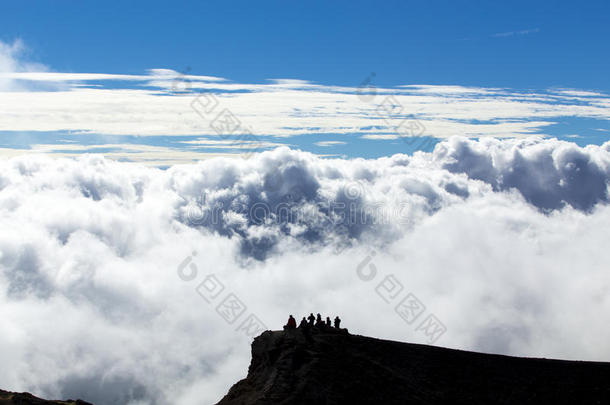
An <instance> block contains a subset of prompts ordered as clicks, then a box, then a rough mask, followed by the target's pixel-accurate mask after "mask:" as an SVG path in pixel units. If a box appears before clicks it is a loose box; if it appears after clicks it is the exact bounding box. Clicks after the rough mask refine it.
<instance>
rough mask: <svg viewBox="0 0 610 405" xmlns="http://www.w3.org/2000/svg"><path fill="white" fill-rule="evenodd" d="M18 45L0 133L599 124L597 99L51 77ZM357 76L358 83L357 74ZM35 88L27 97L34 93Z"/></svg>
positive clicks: (601, 106)
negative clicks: (222, 116) (229, 117)
mask: <svg viewBox="0 0 610 405" xmlns="http://www.w3.org/2000/svg"><path fill="white" fill-rule="evenodd" d="M22 49H23V46H22V44H21V43H19V42H15V43H14V44H5V43H1V42H0V109H1V110H2V111H3V114H2V116H0V131H17V132H19V131H21V132H54V131H55V132H57V131H60V132H61V131H63V132H70V133H75V134H101V135H116V136H130V135H131V136H217V135H218V133H217V132H216V131H214V129H213V127H212V126H211V123H212V122H213V120H214V118H215V117H216V116H217V115H218V114H219V113H220V112H221V111H224V110H227V111H230V112H231V113H232V114H233V115H234V116H235V117H236V118H237V119H238V120H239V121H240V122H241V123H242V124H243V125H244V126H245V127H248V128H250V129H251V132H253V133H254V134H256V135H258V136H261V137H274V138H285V137H295V136H302V135H316V134H318V135H319V134H332V135H333V136H334V137H337V136H342V135H343V136H345V135H352V136H356V137H364V138H365V139H377V140H386V141H387V140H392V139H396V137H397V132H401V128H403V126H404V123H405V122H407V124H408V123H409V122H411V121H412V120H417V122H418V127H419V129H420V130H417V131H403V132H405V133H403V134H402V135H401V136H420V135H426V136H432V137H435V138H441V139H442V138H448V137H450V136H454V135H462V136H467V137H523V136H529V135H532V134H543V133H545V132H547V130H548V128H549V127H550V126H552V125H554V124H558V123H560V122H561V121H563V120H565V119H566V118H571V119H593V120H602V121H607V120H608V117H610V97H609V96H608V95H607V94H605V93H603V92H593V91H585V90H578V89H573V90H568V89H551V90H541V91H518V90H514V89H506V88H478V87H465V86H440V85H404V86H398V87H394V88H383V87H380V86H376V85H375V83H374V82H373V81H372V80H371V77H370V76H369V77H363V81H362V83H354V85H353V86H328V85H319V84H315V83H311V82H307V81H303V80H288V79H271V80H269V82H268V83H264V84H249V83H235V82H231V81H229V80H226V79H224V78H219V77H212V76H202V75H192V74H185V73H180V72H176V71H173V70H169V69H151V70H149V71H148V72H147V73H146V74H142V75H119V74H106V73H69V72H49V71H46V70H47V69H46V68H44V67H41V66H39V68H38V69H36V66H35V65H32V64H29V63H26V62H24V61H23V59H24V58H23V56H22V54H21V52H20V51H21V50H22ZM363 76H364V75H363ZM32 90H35V91H32ZM202 94H203V95H210V94H213V95H214V97H215V98H216V101H215V102H216V103H217V104H218V109H217V110H215V111H214V114H213V115H211V116H210V117H204V118H205V119H202V116H201V114H198V112H197V111H196V110H195V109H194V108H193V106H192V105H193V103H194V102H196V100H197V97H200V96H201V95H202Z"/></svg>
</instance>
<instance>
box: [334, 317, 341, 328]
mask: <svg viewBox="0 0 610 405" xmlns="http://www.w3.org/2000/svg"><path fill="white" fill-rule="evenodd" d="M340 327H341V319H340V318H339V317H338V316H337V317H335V328H337V329H339V328H340Z"/></svg>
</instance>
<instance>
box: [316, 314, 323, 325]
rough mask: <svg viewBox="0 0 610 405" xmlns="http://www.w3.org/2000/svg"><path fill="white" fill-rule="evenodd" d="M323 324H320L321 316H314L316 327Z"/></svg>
mask: <svg viewBox="0 0 610 405" xmlns="http://www.w3.org/2000/svg"><path fill="white" fill-rule="evenodd" d="M323 323H324V322H322V315H320V314H318V315H317V316H316V326H321V325H322V324H323Z"/></svg>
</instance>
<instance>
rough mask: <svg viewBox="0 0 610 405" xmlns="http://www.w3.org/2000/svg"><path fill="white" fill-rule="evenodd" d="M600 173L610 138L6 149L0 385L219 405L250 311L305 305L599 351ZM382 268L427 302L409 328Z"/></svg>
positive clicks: (460, 337)
mask: <svg viewBox="0 0 610 405" xmlns="http://www.w3.org/2000/svg"><path fill="white" fill-rule="evenodd" d="M609 179H610V143H606V144H604V145H602V146H587V147H586V148H580V147H578V146H576V145H574V144H572V143H568V142H561V141H557V140H541V139H522V140H517V139H513V140H495V139H486V140H481V141H478V142H477V141H471V140H467V139H464V138H450V139H448V140H445V141H443V142H441V143H439V144H437V145H436V147H435V149H434V152H433V153H422V152H417V153H415V154H414V155H413V156H407V155H394V156H391V157H386V158H380V159H376V160H365V159H352V160H342V159H322V158H320V157H317V156H315V155H312V154H310V153H305V152H301V151H297V150H291V149H289V148H279V149H276V150H274V151H271V152H265V153H262V154H257V155H255V156H253V157H252V158H251V159H248V160H236V159H227V158H217V159H210V160H207V161H203V162H200V163H198V164H194V165H182V166H173V167H171V168H169V169H167V170H159V169H155V168H147V167H143V166H139V165H136V164H132V163H120V162H114V161H111V160H107V159H104V158H102V157H99V156H82V157H79V158H77V159H51V158H48V157H44V156H20V157H15V158H12V159H5V160H2V161H0V222H1V227H2V228H1V229H3V230H4V231H3V232H2V233H0V270H1V272H0V302H1V305H0V316H1V317H2V319H3V334H2V335H0V356H1V357H2V359H3V365H4V367H2V370H0V386H2V387H3V388H6V389H12V390H30V391H34V392H35V393H37V394H40V395H45V396H49V397H76V396H80V397H84V398H86V399H88V400H90V401H92V402H94V403H96V404H100V405H104V404H116V403H130V404H160V405H161V404H170V403H171V404H178V405H182V404H184V405H187V404H192V403H213V402H214V401H216V400H218V399H219V398H220V397H221V396H222V395H223V394H224V393H225V392H226V390H227V389H228V388H229V386H230V385H231V384H232V383H233V382H235V381H236V380H237V379H239V378H241V377H243V376H244V374H245V372H246V369H247V364H248V362H249V342H250V337H249V336H247V333H244V330H243V329H240V325H242V322H243V321H244V320H246V319H247V318H248V317H250V316H251V315H253V316H256V318H257V319H258V320H260V321H261V322H262V323H264V324H266V326H268V327H269V328H273V329H278V328H280V326H281V324H282V323H283V322H284V321H285V318H286V317H287V315H288V313H293V314H294V315H295V316H302V315H304V314H305V313H309V312H311V311H314V312H321V313H323V314H325V315H326V314H327V315H335V314H339V315H341V316H342V318H343V320H344V324H345V326H346V327H348V328H349V329H350V330H351V331H352V332H354V333H361V334H366V335H372V336H377V337H381V338H388V339H396V340H401V341H414V342H420V343H425V342H427V341H428V339H429V337H430V336H427V335H426V334H425V333H422V331H421V330H418V324H419V322H420V320H423V319H424V317H426V316H428V315H434V316H435V317H436V319H438V320H439V321H440V322H442V324H443V325H444V326H445V327H446V332H445V333H444V334H442V336H440V337H439V340H438V341H436V343H437V344H440V345H443V346H450V347H456V348H463V349H471V350H482V351H488V352H496V353H505V354H517V355H529V356H547V357H562V358H573V359H589V360H594V359H597V360H610V344H609V343H608V340H607V336H608V333H609V332H610V328H609V327H608V326H607V322H603V320H604V319H606V318H607V315H608V313H609V311H610V300H609V299H608V294H607V291H608V287H610V276H609V275H608V273H607V263H608V262H609V261H610V253H608V249H606V248H605V243H606V240H607V230H608V229H609V226H610V208H609V206H608V181H609ZM359 269H360V270H359ZM362 269H364V270H365V271H367V272H369V273H368V274H369V275H372V277H371V279H370V280H369V279H368V278H366V277H363V276H362ZM367 269H368V270H367ZM211 274H214V278H210V277H209V276H210V275H211ZM389 276H392V277H389ZM387 277H389V278H387ZM367 280H368V281H367ZM388 280H393V282H394V285H398V284H399V285H401V286H402V289H400V294H399V295H398V296H397V298H396V299H397V300H398V299H402V297H404V296H406V295H407V293H409V292H410V293H412V294H413V295H414V296H416V297H417V298H418V299H419V301H420V302H421V303H422V304H423V305H424V306H425V312H424V313H423V314H422V315H421V318H419V319H418V320H417V322H413V323H407V322H405V321H404V320H403V319H402V318H401V317H400V316H399V314H397V313H396V311H395V310H394V307H395V304H396V301H392V302H391V303H387V302H386V300H384V298H383V297H385V298H386V299H388V300H390V299H389V298H388V296H387V295H384V291H386V287H387V286H388V284H387V281H388ZM204 281H206V282H207V284H203V285H202V284H201V283H202V282H204ZM214 282H218V283H222V286H224V289H223V290H222V294H221V295H219V296H218V297H217V298H211V296H210V295H206V294H205V288H206V286H207V287H209V286H210V285H212V286H213V285H214ZM383 282H386V283H385V284H384V283H383ZM210 283H211V284H210ZM396 283H398V284H396ZM216 285H218V284H216ZM230 294H234V296H235V297H238V299H239V301H240V302H241V303H242V304H243V305H244V308H245V309H244V311H243V314H242V315H241V317H240V318H239V319H237V320H235V321H234V322H232V323H230V322H227V321H226V320H225V319H224V318H223V312H222V311H220V310H219V311H217V310H216V308H217V307H218V304H219V303H220V301H219V300H222V299H224V297H227V296H229V295H230ZM204 297H207V299H208V300H207V301H206V299H205V298H204ZM208 301H209V302H208ZM390 301H391V300H390ZM249 319H254V318H249ZM600 319H601V320H602V321H600Z"/></svg>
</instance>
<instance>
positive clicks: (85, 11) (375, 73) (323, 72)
mask: <svg viewBox="0 0 610 405" xmlns="http://www.w3.org/2000/svg"><path fill="white" fill-rule="evenodd" d="M609 20H610V3H608V2H603V1H592V2H567V1H566V2H561V1H545V2H521V1H515V2H475V1H469V2H464V1H443V2H441V1H433V2H406V1H401V2H398V1H387V2H383V3H375V2H362V1H350V2H344V1H334V2H315V1H314V2H306V3H305V2H301V3H297V2H292V3H287V2H279V1H272V2H264V3H254V2H245V1H238V2H230V3H229V2H180V3H178V4H171V5H168V4H167V3H166V2H155V1H146V2H144V1H131V2H121V3H118V2H117V3H104V4H103V5H100V4H99V3H94V2H87V1H79V2H77V1H62V2H51V1H45V2H37V3H36V5H35V6H32V5H31V4H27V3H23V2H11V3H7V4H5V5H3V13H2V14H1V15H0V27H2V28H1V29H0V41H2V42H3V43H5V44H9V45H10V44H14V42H15V41H17V40H18V41H20V43H21V44H22V46H21V48H22V49H21V50H20V51H19V52H14V54H13V55H12V56H13V57H14V58H19V60H20V61H22V62H23V61H27V63H29V64H32V63H39V64H41V65H43V66H44V68H45V69H46V70H47V71H52V72H61V73H104V74H117V75H119V74H120V75H146V74H147V72H148V71H149V69H169V70H173V71H175V72H182V73H186V74H188V75H193V76H213V77H219V78H224V79H226V80H227V81H228V82H231V83H240V84H244V85H246V84H248V85H254V84H259V85H265V84H269V79H298V80H304V81H307V82H310V83H315V84H318V85H323V86H327V87H326V88H325V92H326V93H333V91H334V90H333V89H332V86H344V87H351V88H352V89H354V88H358V86H360V85H361V84H362V83H363V81H364V80H366V79H367V78H369V79H371V83H372V85H373V86H375V87H379V88H385V89H396V88H398V87H397V86H401V85H437V86H448V85H450V86H461V87H466V88H492V89H510V91H511V92H513V93H515V92H516V93H519V94H528V93H536V94H548V93H547V92H549V91H550V92H553V91H555V90H558V91H564V90H566V89H567V90H578V91H583V90H584V91H588V92H591V93H596V94H599V95H601V96H600V99H599V100H598V101H600V102H601V104H599V103H598V104H597V105H598V106H599V105H603V107H604V109H605V108H606V106H607V103H606V101H607V98H606V95H607V94H608V93H610V78H609V76H608V74H607V72H608V68H609V67H610V56H609V55H610V45H609V42H608V40H607V39H608V38H610V24H608V21H609ZM17 53H18V55H17V56H15V54H17ZM32 70H33V69H27V71H32ZM34 70H35V69H34ZM20 71H23V70H20ZM176 75H177V73H176ZM37 83H39V82H37ZM69 83H70V85H75V84H78V86H82V85H83V83H82V82H80V83H77V81H75V80H73V81H70V82H69ZM86 84H87V85H92V84H96V85H100V86H103V87H104V88H105V89H113V88H118V89H126V88H134V87H133V86H132V87H129V86H130V85H131V84H132V83H131V82H125V81H122V82H121V81H114V80H111V79H105V80H104V81H103V83H102V82H98V81H88V82H86ZM142 87H143V86H142V84H141V83H139V84H138V85H137V87H136V88H138V89H142ZM153 87H154V86H153ZM153 87H150V86H149V87H148V88H153ZM30 89H31V86H30ZM237 91H250V90H247V89H243V88H239V89H238V90H237ZM255 91H258V90H255ZM434 93H435V94H438V93H440V91H436V90H435V91H434ZM444 94H446V93H444ZM602 96H603V97H602ZM285 100H286V103H287V104H291V103H292V100H291V99H290V94H287V95H286V98H285ZM381 101H382V98H378V99H377V101H375V102H376V103H379V102H381ZM420 101H421V100H420ZM556 102H557V103H558V104H560V103H571V104H572V105H577V104H579V103H580V104H582V103H583V102H584V103H587V102H588V101H586V100H585V101H583V100H577V99H572V100H571V101H569V100H557V101H556ZM426 105H427V104H426V102H425V100H424V101H422V103H420V105H419V106H418V107H417V108H413V109H412V110H411V111H409V113H410V114H415V116H418V114H419V113H421V112H423V114H424V115H423V116H422V117H421V118H422V120H423V122H425V119H426V117H425V113H426ZM310 106H311V105H310ZM294 108H295V109H296V110H299V111H302V106H301V105H300V104H299V103H298V102H295V104H294ZM498 108H501V105H499V106H498ZM533 108H534V109H536V108H537V107H536V106H533ZM66 111H67V110H66ZM54 114H57V113H56V112H55V113H54ZM348 114H352V112H349V113H348ZM600 115H601V117H600ZM603 115H604V114H603V112H602V113H600V112H596V113H595V114H593V115H591V114H589V113H587V114H581V113H578V114H572V112H570V113H565V112H561V113H558V114H556V115H555V116H554V117H553V118H549V117H546V118H545V119H548V120H550V122H549V124H548V125H546V126H545V127H544V130H541V129H540V128H538V129H537V130H536V131H532V132H533V133H536V134H541V135H551V136H558V137H560V138H566V139H568V138H571V140H573V141H576V142H578V143H580V144H586V143H598V144H599V143H602V142H604V141H605V140H607V135H608V132H607V130H608V129H610V128H609V127H608V116H607V115H606V117H604V116H603ZM277 118H278V119H281V118H282V115H281V114H280V115H278V116H277ZM428 118H430V117H428ZM445 118H446V117H445ZM471 118H472V117H471ZM496 118H497V117H496ZM472 119H473V120H476V119H474V118H472ZM504 119H506V120H513V119H516V118H515V117H504ZM519 119H529V120H531V119H533V118H532V117H523V114H521V115H519ZM144 126H145V125H143V127H144ZM312 127H315V125H313V124H312ZM53 128H55V129H56V130H55V131H53V130H50V129H49V128H47V127H44V128H42V127H41V129H36V131H35V133H33V132H32V130H27V131H25V130H22V131H20V132H19V137H17V136H16V135H17V132H16V131H15V130H14V129H13V128H11V127H10V126H9V125H4V126H2V127H0V132H2V133H3V134H5V135H3V137H2V138H0V143H1V145H0V146H2V147H11V146H10V145H15V143H19V141H18V140H17V141H15V139H16V138H19V139H21V138H22V139H32V138H35V139H38V138H41V137H42V138H44V139H43V140H45V141H46V142H47V143H54V142H57V141H58V137H56V136H54V135H52V134H54V133H57V132H60V133H63V132H62V131H64V132H66V131H67V133H69V134H71V136H74V139H75V140H76V141H77V142H79V143H87V142H90V141H91V140H92V139H98V138H95V137H93V136H94V135H97V136H105V135H114V134H111V133H103V131H101V132H100V131H98V130H97V129H93V130H92V129H88V130H87V129H83V128H79V127H71V128H68V127H61V126H55V127H53ZM81 129H82V131H84V133H85V134H86V136H85V137H82V136H80V135H78V134H79V133H80V132H82V131H80V130H81ZM430 129H431V131H427V132H426V133H425V134H424V135H426V136H432V137H435V138H442V137H444V136H445V135H446V134H445V133H443V134H439V133H438V132H436V131H435V130H434V129H435V126H434V125H432V126H430ZM600 129H601V131H599V130H600ZM333 131H335V129H332V130H328V131H324V130H319V131H317V132H316V131H313V132H311V133H307V134H301V135H299V136H294V137H292V138H290V139H289V140H288V141H287V140H285V139H279V140H278V139H277V135H278V133H275V132H273V131H271V132H265V130H264V131H263V132H262V133H260V132H261V131H257V132H258V133H259V135H260V136H264V137H266V136H269V137H275V139H274V140H273V141H274V142H280V143H288V144H290V145H292V146H296V147H299V148H303V149H308V150H312V151H314V152H316V153H322V152H326V153H329V154H337V155H348V156H380V155H386V154H390V153H393V151H396V148H397V146H396V145H397V144H398V143H396V142H395V143H391V142H387V140H384V141H379V140H377V141H374V142H373V141H372V140H371V139H362V137H361V136H360V134H359V132H358V131H352V132H351V133H350V132H349V131H343V132H342V131H339V132H333ZM26 132H27V134H28V135H27V136H26V135H24V133H26ZM455 134H457V135H466V136H471V135H472V134H471V133H469V132H465V133H463V132H462V131H461V130H460V128H456V129H455ZM123 135H124V134H123ZM134 135H136V134H134ZM156 135H158V134H156ZM166 135H168V136H171V135H176V134H172V133H170V131H168V133H167V134H166ZM181 135H183V136H190V135H192V136H200V135H213V134H208V133H202V132H198V133H192V134H186V133H184V134H181ZM484 135H488V134H484ZM576 135H577V136H579V137H580V138H575V136H576ZM142 136H144V137H146V136H147V134H142ZM346 138H347V139H346ZM125 139H126V138H121V139H119V140H118V142H124V141H125ZM174 140H175V139H174ZM324 140H330V141H332V142H344V143H337V144H334V145H333V146H329V145H326V146H324V147H319V146H318V145H316V143H317V142H323V141H324ZM159 141H160V139H156V140H152V139H147V140H145V141H142V139H140V142H145V143H147V144H158V143H159ZM21 143H22V144H23V143H25V141H24V142H21ZM169 144H171V140H170V141H168V143H167V145H169ZM21 146H24V145H21ZM25 146H28V145H25ZM225 151H227V150H225ZM400 151H406V152H409V148H408V147H407V148H406V149H405V145H404V144H402V145H401V149H400Z"/></svg>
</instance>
